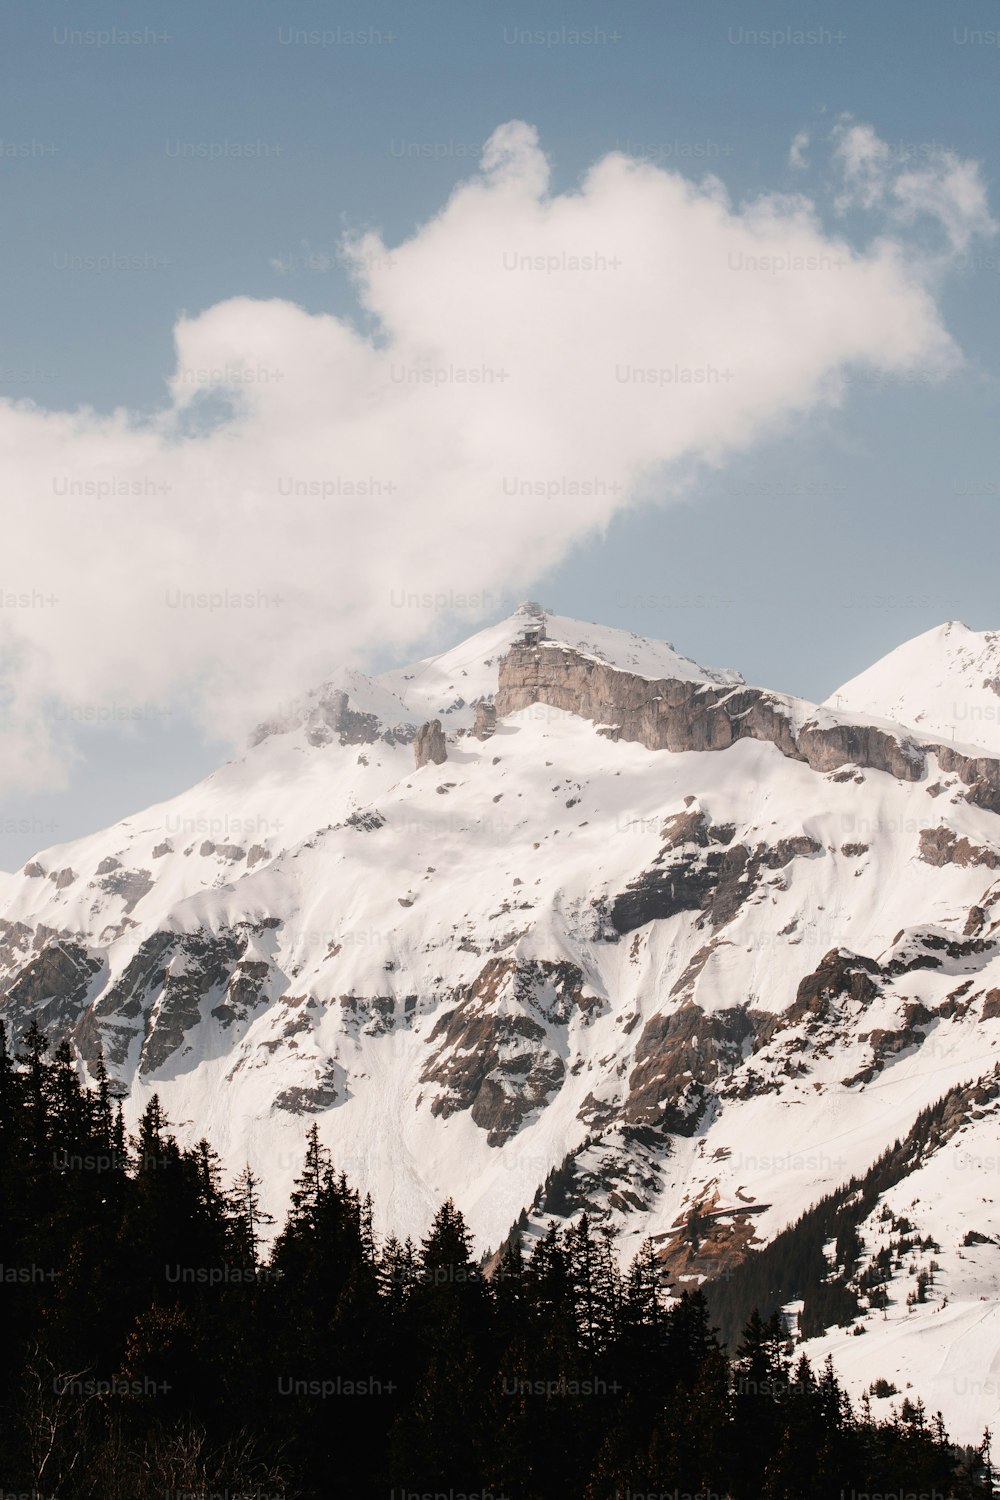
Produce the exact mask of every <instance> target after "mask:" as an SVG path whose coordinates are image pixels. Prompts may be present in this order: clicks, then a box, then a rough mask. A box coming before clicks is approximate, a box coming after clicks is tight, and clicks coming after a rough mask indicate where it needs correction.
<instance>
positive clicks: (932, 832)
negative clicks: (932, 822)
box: [920, 827, 1000, 870]
mask: <svg viewBox="0 0 1000 1500" xmlns="http://www.w3.org/2000/svg"><path fill="white" fill-rule="evenodd" d="M920 858H921V859H922V860H923V861H924V862H925V864H928V865H937V866H941V865H961V866H962V867H963V868H966V867H967V866H969V865H985V866H986V868H987V869H989V870H997V869H1000V854H998V853H997V852H996V850H994V849H986V848H983V847H982V846H981V845H979V844H970V842H969V840H968V839H967V838H965V837H964V836H963V837H962V838H958V837H957V836H956V834H955V831H954V829H952V828H944V827H940V828H921V830H920Z"/></svg>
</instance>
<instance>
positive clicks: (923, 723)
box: [826, 620, 1000, 751]
mask: <svg viewBox="0 0 1000 1500" xmlns="http://www.w3.org/2000/svg"><path fill="white" fill-rule="evenodd" d="M826 702H827V705H828V706H829V707H837V708H844V709H848V710H850V711H852V712H854V713H858V714H872V715H876V716H879V717H881V718H886V719H894V720H895V721H896V722H897V723H899V724H905V725H909V726H911V727H912V728H914V729H916V730H918V731H920V732H921V733H923V734H925V735H927V736H929V737H932V736H936V735H940V736H942V737H943V738H944V739H947V740H952V739H954V740H955V741H956V742H958V743H966V744H975V745H982V746H985V747H987V748H988V749H991V750H995V751H1000V632H998V631H977V630H970V629H969V627H968V626H967V625H963V624H962V623H961V621H959V620H950V621H949V622H948V623H947V624H946V625H938V626H937V627H936V628H935V629H934V630H928V631H926V632H925V634H924V635H918V636H916V637H915V638H914V639H913V640H912V641H906V642H905V643H904V644H903V645H902V646H898V647H897V648H896V650H895V651H890V652H889V654H888V656H884V657H883V658H882V660H881V661H877V662H876V663H875V665H874V666H872V667H869V668H868V669H867V670H866V671H864V672H862V673H860V674H859V675H858V676H857V677H854V678H852V679H851V681H850V682H845V683H844V684H843V686H842V687H840V688H838V689H837V691H836V692H835V693H831V694H830V697H829V698H828V699H827V700H826Z"/></svg>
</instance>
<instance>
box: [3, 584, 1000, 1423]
mask: <svg viewBox="0 0 1000 1500" xmlns="http://www.w3.org/2000/svg"><path fill="white" fill-rule="evenodd" d="M994 656H1000V636H991V635H987V636H977V635H974V633H973V632H971V631H968V630H966V628H965V627H964V626H960V625H954V624H953V625H949V626H942V627H941V628H940V629H939V630H937V631H932V632H929V633H928V634H927V635H925V636H921V637H919V638H918V640H916V641H913V642H910V643H908V645H906V646H903V647H900V648H899V650H898V651H896V652H893V653H891V654H890V656H888V657H887V658H885V660H884V661H883V662H880V663H878V664H877V665H876V666H875V667H873V668H871V669H870V670H869V671H868V672H866V673H864V674H862V675H861V676H860V677H858V678H855V679H854V681H853V682H851V683H848V684H846V685H845V687H843V688H842V689H841V690H840V694H839V696H838V695H836V694H835V695H832V696H831V698H830V699H829V700H828V702H827V703H826V704H825V705H822V706H815V705H811V704H808V703H804V702H803V701H801V700H798V699H795V698H791V697H788V696H786V695H782V694H780V693H774V692H769V691H765V690H763V689H759V688H755V687H751V686H748V685H747V684H746V683H745V682H744V681H743V679H742V678H741V677H740V676H739V674H737V673H735V672H728V671H718V670H713V669H708V668H704V667H700V666H699V665H698V664H697V663H695V662H693V661H691V660H689V659H688V658H686V657H683V656H681V655H679V654H678V653H677V652H675V651H674V650H673V648H672V647H670V646H668V645H666V644H664V643H660V642H653V641H647V640H644V639H641V638H640V637H637V636H634V635H630V634H628V633H626V632H622V631H616V630H611V629H608V628H604V627H600V626H596V625H585V624H580V623H579V622H575V621H571V620H567V619H563V618H560V617H558V616H554V615H552V614H550V613H548V612H546V611H543V610H541V609H540V608H539V607H538V606H537V605H524V606H522V607H521V609H520V610H519V611H518V612H517V613H516V614H515V615H513V616H511V617H510V618H508V619H506V620H504V621H501V622H500V623H499V624H498V625H495V626H492V627H490V628H489V629H487V630H484V631H482V632H480V633H479V634H477V635H475V636H473V637H472V638H471V639H470V640H468V641H466V642H464V643H463V644H462V645H461V646H458V647H456V648H455V649H454V650H452V651H449V652H446V653H444V654H443V655H441V656H437V657H433V658H430V659H429V660H426V661H423V662H419V663H417V664H416V665H415V666H414V667H412V668H410V669H406V670H402V671H396V672H391V673H387V674H384V675H383V676H381V677H379V678H369V677H366V676H364V675H363V674H361V673H357V672H344V673H341V674H339V675H337V676H335V677H334V678H333V679H331V680H330V681H329V682H328V683H326V684H324V685H323V686H322V687H321V688H319V689H318V690H317V691H316V692H314V693H313V694H311V695H309V696H308V697H307V698H306V699H304V700H302V701H300V702H296V703H293V704H288V705H284V706H283V707H282V708H280V709H279V710H278V711H276V712H275V714H274V715H273V716H272V718H271V719H270V720H269V721H268V722H267V723H265V724H263V725H261V726H260V728H259V729H258V730H257V731H256V732H255V734H254V735H253V736H252V737H251V744H250V746H249V748H248V749H247V751H246V752H245V753H244V754H243V755H242V756H240V757H239V758H237V759H236V760H234V761H232V762H230V763H229V764H227V765H225V766H223V767H222V768H221V769H220V770H218V771H217V772H215V773H214V774H213V775H212V776H209V777H208V778H207V779H206V780H205V781H203V782H201V783H200V784H199V785H197V786H195V787H193V788H192V789H191V790H190V791H188V792H185V793H184V794H182V795H181V796H179V797H176V798H173V799H171V800H170V801H168V802H164V803H161V804H159V805H158V806H156V807H152V808H149V809H147V810H146V811H145V812H143V813H141V814H137V815H136V816H134V817H132V818H127V819H125V820H124V821H122V822H121V823H119V824H116V825H115V826H114V827H112V828H110V829H105V830H104V831H102V832H100V833H97V834H94V835H93V836H91V837H88V838H85V839H80V840H77V841H75V842H73V843H70V844H64V845H60V846H55V847H53V848H51V849H47V850H44V851H42V852H41V853H39V854H38V855H37V856H36V857H35V858H33V859H32V860H31V861H29V862H28V864H27V865H25V867H24V869H23V870H22V871H20V872H19V873H18V874H17V875H14V876H8V877H4V878H3V880H2V881H0V1015H2V1016H3V1018H4V1019H5V1020H6V1021H7V1023H8V1026H10V1027H12V1028H13V1029H15V1030H20V1029H21V1028H23V1026H25V1025H26V1024H27V1022H28V1021H29V1019H30V1018H31V1017H32V1016H34V1017H37V1019H38V1021H39V1023H40V1024H41V1025H42V1026H43V1027H45V1028H46V1029H47V1030H48V1031H49V1032H50V1034H51V1035H53V1036H56V1035H61V1034H67V1035H69V1036H70V1037H71V1039H72V1040H73V1042H74V1045H75V1046H76V1048H77V1049H78V1051H79V1054H80V1056H81V1059H82V1062H81V1065H82V1066H86V1065H89V1064H91V1063H92V1062H93V1061H94V1059H95V1058H96V1056H97V1053H98V1049H99V1048H101V1049H103V1052H104V1055H105V1057H106V1059H107V1061H108V1064H109V1067H110V1069H111V1070H112V1072H113V1074H114V1075H115V1077H116V1078H117V1079H118V1081H119V1083H120V1084H121V1086H122V1087H123V1089H125V1090H127V1091H128V1094H129V1111H130V1115H131V1117H132V1118H134V1117H135V1115H136V1114H137V1112H138V1111H139V1110H141V1108H142V1107H143V1106H144V1104H145V1102H146V1101H147V1100H148V1098H149V1096H150V1095H151V1094H152V1093H153V1092H157V1093H159V1094H160V1096H161V1099H162V1100H163V1103H164V1106H165V1109H166V1112H167V1114H168V1116H169V1118H170V1119H171V1120H172V1121H173V1122H175V1124H176V1125H178V1127H179V1130H180V1133H181V1134H182V1135H185V1136H186V1137H189V1138H197V1137H198V1136H200V1135H203V1134H204V1135H207V1136H208V1137H209V1138H210V1139H211V1140H212V1142H213V1144H214V1145H215V1146H216V1147H217V1149H218V1150H219V1151H220V1152H221V1153H222V1155H223V1157H224V1159H226V1160H227V1161H228V1162H229V1163H230V1165H231V1166H232V1167H233V1168H235V1169H238V1168H239V1167H241V1166H242V1164H243V1163H244V1161H246V1160H247V1159H249V1160H250V1161H251V1162H252V1163H253V1164H254V1165H255V1166H256V1167H257V1169H258V1170H260V1171H262V1172H264V1173H266V1175H267V1178H268V1181H269V1182H270V1183H271V1184H272V1185H273V1190H274V1193H275V1201H274V1202H273V1203H272V1205H271V1206H272V1209H274V1210H275V1211H279V1212H280V1211H281V1209H282V1208H283V1207H284V1202H283V1195H284V1194H286V1193H287V1190H288V1188H289V1186H290V1184H291V1181H292V1179H293V1177H294V1176H295V1174H296V1172H297V1171H298V1169H299V1167H300V1164H301V1153H302V1139H303V1133H304V1128H305V1126H306V1125H307V1124H308V1123H309V1122H310V1121H312V1120H313V1119H318V1120H319V1122H320V1128H321V1132H322V1134H323V1137H324V1139H325V1140H326V1141H327V1142H328V1143H329V1144H330V1146H331V1148H332V1149H333V1153H334V1159H335V1162H336V1163H337V1165H338V1166H339V1167H342V1168H343V1169H344V1170H345V1171H347V1172H348V1174H349V1175H350V1176H352V1177H353V1178H354V1180H355V1181H356V1182H358V1184H359V1185H360V1186H362V1187H363V1188H366V1189H370V1190H371V1191H372V1192H373V1194H374V1195H375V1198H376V1203H377V1208H378V1211H379V1213H380V1216H381V1220H382V1226H381V1227H383V1228H385V1229H388V1228H389V1227H391V1228H392V1229H394V1230H396V1231H398V1232H402V1233H406V1232H412V1233H419V1232H422V1231H423V1230H424V1228H425V1226H426V1224H427V1222H428V1221H429V1218H430V1216H431V1214H432V1213H433V1211H434V1209H435V1208H436V1207H437V1205H438V1204H439V1203H440V1201H441V1200H442V1199H443V1198H444V1197H445V1196H448V1195H452V1196H454V1197H455V1199H456V1200H457V1202H458V1203H459V1205H460V1207H461V1208H462V1209H463V1211H464V1212H465V1213H466V1214H467V1216H468V1218H469V1220H470V1222H471V1224H472V1225H473V1227H474V1228H475V1229H476V1230H477V1232H478V1233H479V1234H480V1236H481V1248H482V1249H486V1248H487V1247H494V1248H495V1247H496V1246H497V1245H498V1244H499V1243H500V1242H501V1241H502V1240H503V1239H504V1237H505V1236H506V1235H507V1234H508V1232H509V1231H510V1230H511V1227H512V1226H513V1225H514V1224H515V1223H516V1222H518V1221H519V1220H520V1222H521V1223H522V1225H523V1226H524V1227H525V1232H526V1233H527V1234H528V1235H529V1236H530V1235H531V1234H533V1233H535V1232H537V1231H538V1230H539V1229H540V1228H541V1227H542V1226H543V1225H544V1224H545V1223H546V1222H547V1221H548V1219H549V1218H551V1217H553V1216H554V1215H558V1214H561V1213H573V1212H575V1211H578V1210H579V1209H580V1208H581V1207H583V1206H584V1205H589V1206H590V1208H591V1209H592V1210H593V1211H594V1212H595V1213H597V1214H598V1215H600V1216H602V1217H607V1218H610V1219H613V1220H614V1221H615V1222H616V1224H617V1225H618V1227H619V1228H620V1231H621V1234H622V1239H623V1244H624V1246H625V1248H626V1250H629V1251H630V1250H632V1249H634V1248H635V1246H636V1245H637V1244H638V1242H639V1241H640V1240H641V1239H642V1238H643V1237H644V1236H646V1235H653V1236H655V1237H656V1243H657V1245H658V1247H659V1249H660V1252H661V1254H662V1258H663V1263H664V1269H665V1273H666V1274H667V1275H669V1277H670V1278H671V1280H672V1282H673V1283H674V1284H675V1285H678V1286H679V1285H683V1284H685V1283H690V1282H692V1281H697V1280H701V1279H705V1278H711V1277H716V1276H720V1275H723V1276H724V1275H726V1274H728V1273H729V1272H731V1270H732V1268H733V1267H735V1266H737V1265H739V1263H740V1262H741V1260H742V1259H743V1258H744V1257H745V1254H746V1252H747V1250H748V1249H750V1248H753V1247H758V1246H761V1245H763V1244H765V1243H767V1242H769V1241H771V1240H772V1239H773V1238H774V1237H775V1236H776V1235H777V1234H778V1233H779V1232H780V1231H782V1230H783V1229H785V1227H786V1226H788V1225H789V1224H790V1223H792V1222H793V1221H794V1220H795V1219H796V1218H797V1217H798V1216H799V1214H801V1213H802V1211H803V1210H804V1209H806V1208H807V1207H808V1206H809V1205H810V1204H812V1203H814V1202H815V1201H816V1200H817V1199H819V1198H820V1197H821V1196H822V1195H824V1194H827V1193H833V1192H835V1191H837V1190H840V1189H842V1188H843V1187H844V1186H845V1184H847V1183H848V1182H849V1181H850V1179H851V1178H852V1177H858V1178H861V1177H863V1176H864V1174H865V1173H866V1172H867V1171H868V1169H869V1168H870V1167H871V1166H872V1164H873V1163H874V1162H875V1161H876V1159H877V1158H879V1157H880V1156H881V1155H882V1153H884V1152H885V1151H886V1150H887V1149H888V1148H890V1147H892V1146H893V1143H894V1142H896V1141H905V1140H906V1139H907V1138H908V1134H909V1133H910V1132H911V1131H912V1129H913V1127H914V1122H915V1121H916V1120H917V1117H918V1116H919V1115H920V1113H921V1111H923V1110H925V1109H926V1108H927V1107H928V1106H930V1105H932V1104H934V1103H935V1102H936V1101H939V1100H941V1099H942V1097H944V1096H947V1098H946V1102H945V1104H944V1106H942V1110H941V1111H940V1112H939V1115H940V1118H938V1116H935V1121H934V1126H933V1130H931V1131H930V1132H929V1133H927V1132H925V1133H923V1134H921V1135H920V1138H919V1140H918V1141H916V1144H915V1145H914V1146H913V1149H912V1150H911V1151H910V1152H909V1154H907V1155H906V1156H905V1162H904V1164H903V1166H901V1167H900V1168H899V1169H898V1171H897V1172H896V1178H898V1180H894V1181H893V1183H892V1184H890V1185H889V1186H888V1187H887V1188H886V1189H885V1191H884V1192H880V1193H879V1195H878V1200H877V1202H876V1203H875V1205H874V1206H873V1207H872V1208H871V1210H870V1212H869V1211H866V1212H865V1214H864V1215H863V1217H861V1218H860V1219H859V1222H858V1237H859V1242H860V1249H859V1250H858V1253H857V1255H856V1256H854V1257H852V1262H851V1264H850V1265H846V1264H845V1265H842V1266H841V1267H840V1272H839V1274H840V1279H841V1281H843V1283H844V1286H845V1288H846V1289H847V1291H849V1293H850V1295H851V1297H852V1298H853V1299H854V1302H855V1304H856V1306H857V1308H858V1312H857V1315H856V1316H855V1318H854V1324H853V1330H852V1328H847V1327H844V1328H840V1327H831V1328H829V1330H828V1331H827V1332H826V1333H824V1334H822V1335H821V1336H820V1337H819V1338H817V1339H814V1340H813V1341H812V1343H813V1344H815V1346H816V1347H817V1348H820V1349H823V1350H825V1349H826V1348H828V1347H829V1348H833V1349H834V1351H835V1353H836V1356H837V1359H838V1362H839V1363H840V1365H841V1366H842V1368H843V1370H844V1372H845V1374H846V1375H847V1376H848V1378H849V1379H850V1380H853V1381H854V1383H855V1385H856V1387H857V1388H858V1389H862V1388H864V1387H865V1386H866V1385H867V1384H869V1383H870V1382H871V1381H872V1380H873V1379H874V1378H875V1376H879V1375H887V1376H889V1377H892V1376H893V1375H894V1373H895V1378H896V1383H897V1385H898V1386H899V1387H900V1395H902V1394H907V1393H908V1394H911V1395H915V1394H919V1395H922V1396H923V1397H924V1398H925V1400H926V1401H927V1403H928V1405H929V1407H930V1408H931V1409H932V1410H933V1409H935V1408H937V1407H940V1408H941V1409H942V1411H943V1412H944V1415H945V1418H946V1421H947V1423H948V1425H949V1427H950V1429H951V1430H952V1432H953V1435H955V1436H956V1437H959V1438H962V1439H967V1440H970V1441H971V1440H972V1439H978V1437H979V1436H980V1435H981V1430H982V1427H983V1426H984V1424H985V1423H986V1422H990V1423H991V1424H995V1422H996V1417H997V1413H998V1410H1000V1396H998V1389H1000V1387H998V1381H1000V1306H998V1301H997V1295H998V1289H1000V1215H998V1212H997V1203H998V1202H1000V1144H998V1142H997V1123H998V1111H1000V1104H998V1100H1000V937H998V928H1000V873H998V872H1000V736H997V735H996V733H995V731H994V730H991V727H990V726H991V724H992V722H993V721H992V720H990V719H988V718H986V717H985V711H986V710H987V709H988V708H989V707H990V705H991V703H993V702H995V703H997V704H1000V697H998V696H997V689H996V688H994V687H993V686H992V681H993V678H994V677H996V678H997V679H998V680H1000V666H997V667H996V668H995V667H994V665H993V658H994ZM962 704H968V705H970V707H971V705H973V704H976V705H977V706H978V707H979V708H981V709H982V711H983V716H982V717H980V719H979V720H977V721H976V722H973V721H972V719H970V720H969V721H968V729H967V730H966V728H965V720H964V718H963V712H962V711H961V705H962ZM952 730H954V731H955V733H954V735H953V734H952ZM973 730H975V732H973ZM862 1197H863V1195H862ZM858 1201H859V1202H860V1201H861V1200H860V1199H859V1200H858ZM865 1202H866V1203H867V1200H865ZM859 1213H860V1209H859ZM902 1225H906V1226H909V1227H908V1228H907V1229H904V1228H901V1226H902ZM901 1242H902V1245H903V1248H902V1250H901V1249H900V1244H901ZM829 1252H830V1275H831V1277H833V1278H836V1277H837V1275H838V1271H837V1264H836V1260H837V1251H836V1249H835V1247H834V1246H833V1245H831V1246H830V1247H829ZM932 1261H933V1262H934V1263H935V1264H934V1269H932V1268H931V1262H932ZM886 1266H888V1270H887V1271H886ZM883 1272H885V1274H883ZM921 1273H924V1279H923V1281H922V1282H921V1281H920V1278H921ZM920 1286H922V1288H923V1290H922V1293H921V1294H920V1295H919V1296H918V1291H919V1288H920ZM911 1294H912V1295H911ZM908 1299H909V1300H908ZM859 1328H861V1329H864V1330H865V1332H866V1334H867V1336H866V1337H863V1338H858V1337H857V1336H856V1330H857V1329H859ZM810 1347H811V1346H810ZM907 1381H911V1382H912V1386H913V1390H912V1391H911V1392H906V1382H907ZM884 1399H886V1400H892V1399H894V1398H892V1397H887V1398H884ZM896 1399H898V1398H896ZM876 1404H877V1403H876Z"/></svg>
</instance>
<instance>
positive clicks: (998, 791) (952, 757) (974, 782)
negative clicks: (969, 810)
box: [932, 745, 1000, 812]
mask: <svg viewBox="0 0 1000 1500" xmlns="http://www.w3.org/2000/svg"><path fill="white" fill-rule="evenodd" d="M932 748H933V749H934V751H935V752H936V754H937V758H938V765H939V766H940V767H941V769H942V771H950V772H953V773H954V774H955V775H956V776H957V777H958V779H959V781H961V782H962V784H963V785H964V786H967V787H968V788H969V790H968V791H967V792H966V794H965V795H966V798H967V800H968V801H969V802H974V803H975V805H976V806H977V807H983V808H985V809H986V811H987V812H1000V760H994V759H992V758H991V757H990V756H986V755H974V756H969V755H963V754H962V753H961V751H960V750H956V749H954V747H953V746H951V745H934V746H933V747H932Z"/></svg>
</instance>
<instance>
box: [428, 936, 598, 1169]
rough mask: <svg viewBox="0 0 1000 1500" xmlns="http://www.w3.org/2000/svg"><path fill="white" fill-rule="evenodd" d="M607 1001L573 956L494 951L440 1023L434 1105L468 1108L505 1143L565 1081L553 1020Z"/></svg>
mask: <svg viewBox="0 0 1000 1500" xmlns="http://www.w3.org/2000/svg"><path fill="white" fill-rule="evenodd" d="M601 1008H602V1002H601V1000H600V998H599V997H598V996H595V995H593V994H588V993H587V992H586V989H585V986H584V982H583V974H582V972H581V971H580V969H578V968H577V967H576V965H575V964H570V963H567V962H565V961H556V962H549V961H545V960H532V961H528V962H523V961H522V962H518V961H517V960H515V959H513V958H491V959H490V960H489V961H488V963H486V964H485V965H484V967H483V969H482V970H481V971H480V973H479V974H478V975H477V976H476V978H475V980H473V982H472V983H471V984H470V985H468V986H465V987H463V989H462V990H461V991H460V992H459V1003H458V1005H457V1006H455V1008H454V1009H452V1010H449V1011H448V1012H447V1013H446V1014H445V1015H443V1016H441V1018H440V1019H439V1020H438V1022H437V1023H436V1025H435V1027H434V1030H433V1031H432V1032H431V1035H430V1044H431V1046H432V1047H433V1049H434V1050H433V1052H432V1054H431V1057H430V1058H429V1060H428V1062H427V1064H426V1065H425V1067H424V1069H423V1072H422V1073H421V1079H420V1081H421V1083H423V1084H425V1085H431V1086H432V1088H433V1090H434V1098H433V1102H432V1105H431V1111H432V1113H433V1114H435V1115H441V1116H443V1117H444V1118H445V1119H447V1118H448V1116H449V1115H452V1114H454V1113H456V1112H457V1111H458V1110H463V1109H467V1110H469V1111H470V1114H471V1117H472V1119H473V1120H474V1122H475V1123H476V1124H477V1125H478V1126H479V1127H480V1129H482V1130H485V1131H486V1132H487V1140H488V1142H489V1144H490V1145H491V1146H502V1145H503V1144H504V1143H505V1142H506V1141H508V1140H509V1139H510V1138H511V1136H513V1135H515V1134H516V1133H517V1131H518V1130H519V1129H520V1128H521V1126H522V1124H523V1123H524V1122H525V1120H526V1119H527V1118H528V1116H529V1115H531V1114H532V1113H533V1112H534V1111H535V1110H536V1109H539V1108H541V1107H542V1106H544V1105H545V1104H546V1103H548V1100H549V1098H550V1096H551V1095H552V1094H553V1093H555V1092H556V1090H558V1089H559V1088H560V1086H561V1085H562V1082H563V1079H564V1078H565V1076H566V1064H565V1062H564V1061H563V1058H562V1057H561V1056H560V1050H561V1049H558V1050H557V1049H556V1047H555V1046H554V1045H553V1042H552V1040H550V1036H549V1030H548V1027H549V1026H550V1025H553V1024H554V1025H556V1026H559V1027H562V1026H565V1025H567V1024H568V1023H569V1021H570V1020H571V1019H572V1018H573V1017H574V1015H580V1016H581V1017H582V1019H583V1020H584V1021H585V1022H586V1021H588V1020H589V1019H590V1018H591V1017H592V1016H593V1015H594V1014H596V1012H597V1011H598V1010H600V1009H601Z"/></svg>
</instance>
